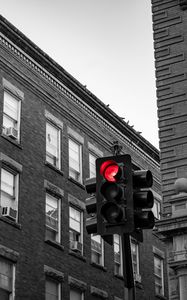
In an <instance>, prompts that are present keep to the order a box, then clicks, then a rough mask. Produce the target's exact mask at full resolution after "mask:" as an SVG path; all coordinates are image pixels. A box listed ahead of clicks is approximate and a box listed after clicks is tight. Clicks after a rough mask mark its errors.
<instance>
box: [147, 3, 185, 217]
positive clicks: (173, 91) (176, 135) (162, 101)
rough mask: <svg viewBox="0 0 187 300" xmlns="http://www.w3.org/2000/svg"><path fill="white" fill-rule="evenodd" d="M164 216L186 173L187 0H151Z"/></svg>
mask: <svg viewBox="0 0 187 300" xmlns="http://www.w3.org/2000/svg"><path fill="white" fill-rule="evenodd" d="M152 13H153V32H154V33H153V34H154V48H155V67H156V88H157V106H158V117H159V138H160V151H161V175H162V192H163V201H164V217H169V215H170V214H171V204H170V203H169V201H170V199H171V196H172V195H173V194H174V193H175V192H174V188H173V184H174V182H175V180H176V179H177V178H180V177H187V1H186V0H152Z"/></svg>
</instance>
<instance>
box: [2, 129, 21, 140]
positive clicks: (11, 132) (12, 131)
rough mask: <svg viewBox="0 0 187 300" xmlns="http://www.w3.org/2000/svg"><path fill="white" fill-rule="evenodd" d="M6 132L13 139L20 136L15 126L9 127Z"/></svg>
mask: <svg viewBox="0 0 187 300" xmlns="http://www.w3.org/2000/svg"><path fill="white" fill-rule="evenodd" d="M5 134H6V135H7V136H9V137H11V138H13V139H17V138H18V131H17V129H15V128H14V127H9V128H6V129H5Z"/></svg>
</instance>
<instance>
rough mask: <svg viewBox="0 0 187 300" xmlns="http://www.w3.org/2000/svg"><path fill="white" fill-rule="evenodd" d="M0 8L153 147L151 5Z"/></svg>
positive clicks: (70, 2) (77, 0)
mask: <svg viewBox="0 0 187 300" xmlns="http://www.w3.org/2000/svg"><path fill="white" fill-rule="evenodd" d="M0 7H1V10H0V13H1V14H2V15H3V16H4V17H5V18H7V19H8V20H9V21H10V22H11V23H13V24H14V25H15V26H16V27H17V28H18V29H19V30H20V31H22V32H23V33H24V34H25V35H26V36H27V37H28V38H30V39H31V40H32V41H33V42H34V43H35V44H36V45H38V46H39V47H40V48H41V49H42V50H43V51H45V52H46V53H47V54H48V55H49V56H51V57H52V58H53V59H54V60H55V61H56V62H58V63H59V64H60V65H61V66H62V67H63V68H65V69H66V71H68V72H69V73H70V74H71V75H73V76H74V77H75V78H76V79H78V80H79V81H80V82H81V83H82V84H84V85H87V88H88V89H89V90H90V91H91V92H92V93H94V94H95V95H96V96H97V97H98V98H99V99H100V100H102V101H103V102H104V103H105V104H110V108H111V109H113V110H114V111H115V112H116V113H117V114H119V116H121V117H124V118H125V120H126V121H129V124H130V125H134V129H136V130H137V131H141V132H142V135H143V136H144V137H145V138H146V139H147V140H149V141H150V142H151V143H152V144H153V145H154V146H156V147H157V148H158V128H157V109H156V87H155V73H154V72H155V71H154V53H153V36H152V16H151V0H131V1H129V0H53V1H49V0H32V1H29V0H17V1H15V0H6V1H3V0H0Z"/></svg>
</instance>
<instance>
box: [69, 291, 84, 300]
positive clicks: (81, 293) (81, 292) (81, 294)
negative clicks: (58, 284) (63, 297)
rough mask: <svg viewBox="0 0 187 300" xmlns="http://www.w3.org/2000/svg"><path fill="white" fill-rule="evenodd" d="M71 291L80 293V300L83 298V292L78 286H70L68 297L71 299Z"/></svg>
mask: <svg viewBox="0 0 187 300" xmlns="http://www.w3.org/2000/svg"><path fill="white" fill-rule="evenodd" d="M71 291H75V292H77V293H80V296H81V300H84V292H83V291H81V290H79V289H78V288H77V289H76V288H70V291H69V299H70V300H71Z"/></svg>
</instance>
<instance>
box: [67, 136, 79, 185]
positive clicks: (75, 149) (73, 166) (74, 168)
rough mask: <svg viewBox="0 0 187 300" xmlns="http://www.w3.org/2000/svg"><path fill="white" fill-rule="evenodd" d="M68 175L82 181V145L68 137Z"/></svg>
mask: <svg viewBox="0 0 187 300" xmlns="http://www.w3.org/2000/svg"><path fill="white" fill-rule="evenodd" d="M69 176H70V177H72V178H73V179H75V180H76V181H78V182H80V183H82V146H81V145H80V144H78V143H76V142H74V141H73V140H71V139H69Z"/></svg>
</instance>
